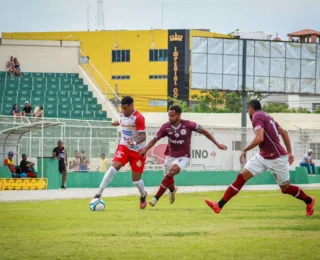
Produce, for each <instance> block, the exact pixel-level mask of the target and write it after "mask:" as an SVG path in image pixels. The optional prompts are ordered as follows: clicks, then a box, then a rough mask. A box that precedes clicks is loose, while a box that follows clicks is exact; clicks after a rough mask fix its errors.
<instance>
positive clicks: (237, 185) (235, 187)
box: [218, 173, 246, 208]
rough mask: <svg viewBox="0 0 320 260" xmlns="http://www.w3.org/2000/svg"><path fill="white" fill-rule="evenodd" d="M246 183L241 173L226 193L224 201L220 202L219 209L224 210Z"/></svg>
mask: <svg viewBox="0 0 320 260" xmlns="http://www.w3.org/2000/svg"><path fill="white" fill-rule="evenodd" d="M245 183H246V180H245V179H244V178H243V177H242V175H241V174H240V173H239V174H238V176H237V179H236V180H235V181H234V183H232V184H231V185H230V186H229V187H228V189H227V190H226V191H225V193H224V195H223V197H222V199H221V200H220V201H219V203H218V204H219V207H220V208H222V207H223V206H224V204H226V203H227V202H228V201H229V200H230V199H231V198H232V197H234V196H235V195H237V193H238V192H239V191H240V190H241V189H242V187H243V185H244V184H245Z"/></svg>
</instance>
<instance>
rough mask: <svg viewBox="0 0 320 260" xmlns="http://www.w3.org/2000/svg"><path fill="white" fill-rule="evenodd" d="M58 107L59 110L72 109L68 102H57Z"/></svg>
mask: <svg viewBox="0 0 320 260" xmlns="http://www.w3.org/2000/svg"><path fill="white" fill-rule="evenodd" d="M58 108H59V110H69V111H71V110H72V105H71V104H70V103H69V104H59V105H58Z"/></svg>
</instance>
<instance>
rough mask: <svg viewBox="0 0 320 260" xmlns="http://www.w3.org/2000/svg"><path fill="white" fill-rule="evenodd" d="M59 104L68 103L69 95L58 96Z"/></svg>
mask: <svg viewBox="0 0 320 260" xmlns="http://www.w3.org/2000/svg"><path fill="white" fill-rule="evenodd" d="M58 103H59V105H60V104H61V105H62V104H70V98H69V97H59V98H58Z"/></svg>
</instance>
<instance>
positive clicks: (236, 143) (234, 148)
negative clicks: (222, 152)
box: [232, 141, 241, 151]
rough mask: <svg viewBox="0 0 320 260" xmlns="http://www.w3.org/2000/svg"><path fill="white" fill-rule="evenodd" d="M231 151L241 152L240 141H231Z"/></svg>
mask: <svg viewBox="0 0 320 260" xmlns="http://www.w3.org/2000/svg"><path fill="white" fill-rule="evenodd" d="M232 151H241V141H232Z"/></svg>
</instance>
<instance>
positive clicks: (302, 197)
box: [282, 185, 312, 204]
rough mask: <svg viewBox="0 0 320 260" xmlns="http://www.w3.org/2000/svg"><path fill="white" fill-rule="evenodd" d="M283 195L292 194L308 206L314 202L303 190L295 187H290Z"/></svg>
mask: <svg viewBox="0 0 320 260" xmlns="http://www.w3.org/2000/svg"><path fill="white" fill-rule="evenodd" d="M282 193H283V194H290V195H292V196H293V197H295V198H297V199H299V200H303V201H304V202H305V203H306V204H309V203H311V202H312V199H311V198H310V197H309V196H308V195H307V194H305V193H304V191H303V190H302V189H300V188H299V187H298V186H295V185H290V186H289V187H288V188H287V189H286V190H282Z"/></svg>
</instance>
